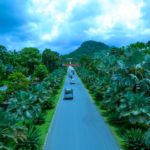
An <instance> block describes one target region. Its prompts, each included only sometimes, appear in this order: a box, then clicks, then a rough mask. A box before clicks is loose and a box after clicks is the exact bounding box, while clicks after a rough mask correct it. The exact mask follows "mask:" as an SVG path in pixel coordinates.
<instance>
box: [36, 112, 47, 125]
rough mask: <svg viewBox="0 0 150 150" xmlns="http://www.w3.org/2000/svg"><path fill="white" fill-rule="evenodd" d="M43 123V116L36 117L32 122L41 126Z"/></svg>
mask: <svg viewBox="0 0 150 150" xmlns="http://www.w3.org/2000/svg"><path fill="white" fill-rule="evenodd" d="M44 122H45V118H44V114H40V115H39V116H38V117H36V118H35V119H34V120H33V123H34V124H36V125H40V124H43V123H44Z"/></svg>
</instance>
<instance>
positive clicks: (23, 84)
mask: <svg viewBox="0 0 150 150" xmlns="http://www.w3.org/2000/svg"><path fill="white" fill-rule="evenodd" d="M8 81H9V84H8V90H9V92H15V91H18V90H23V89H27V87H28V85H29V81H28V80H27V78H26V77H25V75H24V74H22V73H21V72H13V73H12V74H10V75H9V77H8Z"/></svg>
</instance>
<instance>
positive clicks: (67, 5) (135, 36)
mask: <svg viewBox="0 0 150 150" xmlns="http://www.w3.org/2000/svg"><path fill="white" fill-rule="evenodd" d="M149 10H150V0H0V44H2V45H4V46H6V47H7V48H8V49H9V50H13V49H16V50H21V49H22V48H24V47H37V48H39V50H40V51H43V50H44V49H45V48H50V49H52V50H54V51H57V52H59V53H61V54H66V53H69V52H70V51H73V50H75V49H76V48H77V47H79V46H80V45H81V43H82V42H84V41H87V40H95V41H100V42H104V43H106V44H108V45H110V46H118V47H120V46H123V45H128V44H130V43H133V42H137V41H142V42H147V41H149V40H150V11H149Z"/></svg>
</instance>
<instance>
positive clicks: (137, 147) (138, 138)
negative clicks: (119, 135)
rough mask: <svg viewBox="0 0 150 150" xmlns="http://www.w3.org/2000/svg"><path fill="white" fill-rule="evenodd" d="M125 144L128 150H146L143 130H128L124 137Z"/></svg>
mask: <svg viewBox="0 0 150 150" xmlns="http://www.w3.org/2000/svg"><path fill="white" fill-rule="evenodd" d="M124 143H125V146H126V148H127V149H128V150H142V149H143V150H144V149H145V136H144V134H143V132H142V130H141V129H133V128H132V129H131V130H127V131H126V133H125V137H124Z"/></svg>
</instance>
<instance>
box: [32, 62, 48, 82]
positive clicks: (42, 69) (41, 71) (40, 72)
mask: <svg viewBox="0 0 150 150" xmlns="http://www.w3.org/2000/svg"><path fill="white" fill-rule="evenodd" d="M47 75H48V70H47V68H46V66H45V65H42V64H40V65H38V66H37V67H36V68H35V71H34V76H35V77H37V78H38V79H39V80H40V81H42V80H43V79H44V78H45V77H46V76H47Z"/></svg>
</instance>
